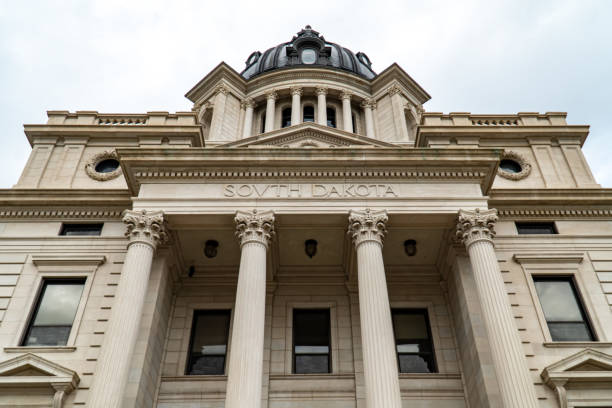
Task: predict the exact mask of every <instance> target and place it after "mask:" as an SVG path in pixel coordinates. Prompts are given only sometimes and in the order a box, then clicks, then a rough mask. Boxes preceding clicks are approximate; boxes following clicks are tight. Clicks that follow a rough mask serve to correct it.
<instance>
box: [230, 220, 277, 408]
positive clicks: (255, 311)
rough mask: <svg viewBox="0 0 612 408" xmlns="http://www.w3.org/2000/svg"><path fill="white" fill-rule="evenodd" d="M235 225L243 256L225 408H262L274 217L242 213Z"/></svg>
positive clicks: (241, 256) (239, 274) (235, 309)
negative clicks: (268, 259) (268, 257)
mask: <svg viewBox="0 0 612 408" xmlns="http://www.w3.org/2000/svg"><path fill="white" fill-rule="evenodd" d="M234 221H235V222H236V235H237V236H238V239H239V240H240V247H241V251H242V253H241V255H240V270H239V272H238V287H237V289H236V306H235V308H234V321H233V326H232V349H231V350H230V360H229V373H228V377H227V391H226V396H225V408H259V407H260V406H261V386H262V376H263V357H264V327H265V326H264V323H265V311H266V310H265V309H266V251H267V249H268V245H269V243H270V240H271V239H272V235H273V234H274V214H273V213H272V211H265V212H261V213H259V212H257V210H253V212H242V211H239V212H237V213H236V218H235V219H234Z"/></svg>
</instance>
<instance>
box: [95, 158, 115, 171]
mask: <svg viewBox="0 0 612 408" xmlns="http://www.w3.org/2000/svg"><path fill="white" fill-rule="evenodd" d="M118 167H119V161H118V160H115V159H106V160H102V161H101V162H100V163H98V164H96V171H97V172H98V173H111V172H113V171H115V170H117V168H118Z"/></svg>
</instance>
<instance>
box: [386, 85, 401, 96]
mask: <svg viewBox="0 0 612 408" xmlns="http://www.w3.org/2000/svg"><path fill="white" fill-rule="evenodd" d="M387 93H388V94H389V96H393V95H395V94H401V93H402V88H400V87H399V86H398V85H397V84H393V85H391V86H390V87H388V88H387Z"/></svg>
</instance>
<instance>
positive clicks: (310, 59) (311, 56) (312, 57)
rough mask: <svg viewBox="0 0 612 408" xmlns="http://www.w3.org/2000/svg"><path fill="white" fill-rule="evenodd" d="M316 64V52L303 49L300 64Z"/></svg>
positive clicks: (310, 49)
mask: <svg viewBox="0 0 612 408" xmlns="http://www.w3.org/2000/svg"><path fill="white" fill-rule="evenodd" d="M315 62H317V52H316V51H315V50H313V49H312V48H305V49H303V50H302V64H308V65H311V64H314V63H315Z"/></svg>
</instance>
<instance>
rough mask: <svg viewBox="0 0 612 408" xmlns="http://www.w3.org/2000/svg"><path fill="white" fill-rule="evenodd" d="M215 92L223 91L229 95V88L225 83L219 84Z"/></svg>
mask: <svg viewBox="0 0 612 408" xmlns="http://www.w3.org/2000/svg"><path fill="white" fill-rule="evenodd" d="M215 93H216V94H218V93H222V94H223V95H227V94H228V93H229V89H228V88H227V86H225V85H224V84H219V85H217V87H216V88H215Z"/></svg>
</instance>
